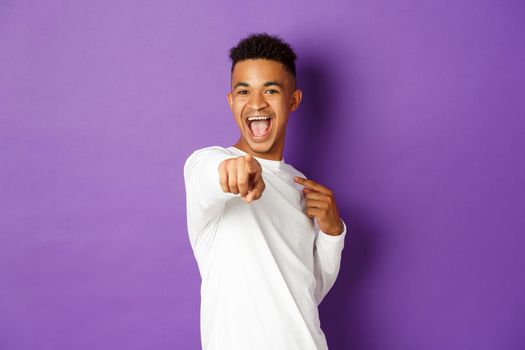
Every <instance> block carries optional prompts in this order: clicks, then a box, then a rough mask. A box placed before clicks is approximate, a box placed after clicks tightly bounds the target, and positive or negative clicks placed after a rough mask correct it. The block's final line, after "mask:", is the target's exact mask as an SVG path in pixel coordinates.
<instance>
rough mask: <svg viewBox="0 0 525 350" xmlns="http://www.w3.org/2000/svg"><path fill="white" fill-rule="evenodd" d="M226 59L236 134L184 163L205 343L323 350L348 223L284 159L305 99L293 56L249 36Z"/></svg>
mask: <svg viewBox="0 0 525 350" xmlns="http://www.w3.org/2000/svg"><path fill="white" fill-rule="evenodd" d="M230 58H231V59H232V71H231V91H230V92H229V93H228V103H229V105H230V108H231V110H232V112H233V116H234V118H235V121H236V123H237V125H238V127H239V129H240V138H239V140H238V141H237V143H236V144H235V145H233V146H230V147H227V148H223V147H220V146H212V147H206V148H203V149H199V150H197V151H195V152H193V153H192V154H191V155H190V156H189V157H188V158H187V160H186V163H185V165H184V178H185V186H186V205H187V218H188V232H189V238H190V242H191V246H192V249H193V252H194V254H195V258H196V260H197V264H198V267H199V271H200V274H201V277H202V285H201V341H202V347H203V349H205V350H257V349H260V350H310V349H311V350H314V349H315V350H319V349H327V348H328V347H327V343H326V339H325V336H324V333H323V331H322V330H321V327H320V321H319V314H318V309H317V306H318V305H319V303H320V302H321V301H322V300H323V298H324V296H325V295H326V293H328V291H329V290H330V288H331V287H332V285H333V284H334V282H335V279H336V278H337V275H338V273H339V266H340V261H341V251H342V249H343V245H344V237H345V235H346V225H345V224H344V222H343V221H342V219H341V218H340V216H339V211H338V209H337V206H336V203H335V199H334V195H333V194H332V192H331V191H330V190H329V189H328V188H326V187H325V186H323V185H321V184H319V183H317V182H315V181H312V180H307V179H306V178H305V176H304V175H303V174H302V173H301V172H299V171H298V170H296V169H295V168H293V167H292V166H291V165H289V164H287V163H285V161H284V159H283V149H284V141H285V134H286V126H287V124H288V117H289V114H290V112H292V111H295V110H296V109H297V108H298V107H299V104H300V102H301V97H302V93H301V90H298V89H297V87H296V79H295V59H296V55H295V53H294V51H293V50H292V49H291V47H290V46H289V45H288V44H287V43H285V42H283V41H282V40H281V39H280V38H279V37H277V36H270V35H267V34H254V35H250V36H248V37H247V38H245V39H243V40H241V41H240V42H239V43H238V45H237V46H236V47H234V48H232V49H231V50H230Z"/></svg>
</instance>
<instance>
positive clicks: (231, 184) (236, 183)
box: [219, 154, 265, 203]
mask: <svg viewBox="0 0 525 350" xmlns="http://www.w3.org/2000/svg"><path fill="white" fill-rule="evenodd" d="M219 175H220V183H221V188H222V190H223V191H224V192H227V193H234V194H240V195H241V198H242V199H243V200H244V201H245V202H246V203H251V202H252V201H254V200H257V199H259V198H261V195H262V193H263V191H264V188H265V184H264V180H263V178H262V168H261V165H260V164H259V162H258V161H257V160H256V159H255V158H254V157H253V156H252V155H251V154H246V155H245V156H241V157H237V158H230V159H226V160H224V161H222V162H221V164H220V165H219Z"/></svg>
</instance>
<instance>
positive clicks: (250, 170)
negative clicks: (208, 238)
mask: <svg viewBox="0 0 525 350" xmlns="http://www.w3.org/2000/svg"><path fill="white" fill-rule="evenodd" d="M184 182H185V187H186V208H187V214H188V229H189V233H190V236H191V237H192V239H191V241H192V245H195V241H196V237H197V236H198V235H199V233H201V232H202V231H203V230H204V229H206V227H207V225H208V224H209V222H210V220H212V219H213V218H215V217H216V216H217V215H219V214H220V213H221V211H222V208H223V207H224V204H225V203H226V202H227V201H229V200H230V199H232V198H234V197H236V196H237V195H240V197H241V198H242V199H243V200H244V201H245V202H247V203H251V202H252V201H254V200H257V199H259V198H260V197H261V195H262V192H263V191H264V187H265V185H264V181H263V178H262V168H261V165H260V164H259V162H257V160H255V158H253V157H252V156H251V155H246V156H243V157H236V156H232V155H231V154H230V153H228V152H227V151H226V150H225V149H223V148H222V147H208V148H204V149H201V150H197V151H195V152H193V153H192V154H191V155H190V156H189V157H188V158H187V159H186V162H185V163H184Z"/></svg>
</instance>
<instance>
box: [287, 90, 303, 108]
mask: <svg viewBox="0 0 525 350" xmlns="http://www.w3.org/2000/svg"><path fill="white" fill-rule="evenodd" d="M302 98H303V92H302V91H301V90H299V89H296V90H295V91H294V92H293V94H292V99H291V101H290V111H291V112H293V111H295V110H296V109H297V108H299V105H300V104H301V100H302Z"/></svg>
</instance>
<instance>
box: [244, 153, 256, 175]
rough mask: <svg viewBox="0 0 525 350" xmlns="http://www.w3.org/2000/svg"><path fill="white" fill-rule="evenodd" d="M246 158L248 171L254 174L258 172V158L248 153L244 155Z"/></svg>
mask: <svg viewBox="0 0 525 350" xmlns="http://www.w3.org/2000/svg"><path fill="white" fill-rule="evenodd" d="M244 160H245V162H246V171H248V174H253V173H255V172H257V164H258V162H257V160H256V159H255V158H253V156H252V155H251V154H249V153H248V154H246V155H245V156H244Z"/></svg>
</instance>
